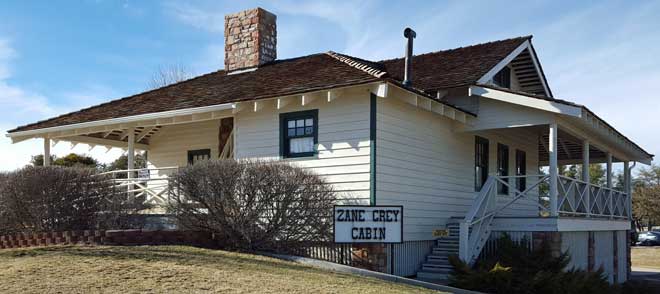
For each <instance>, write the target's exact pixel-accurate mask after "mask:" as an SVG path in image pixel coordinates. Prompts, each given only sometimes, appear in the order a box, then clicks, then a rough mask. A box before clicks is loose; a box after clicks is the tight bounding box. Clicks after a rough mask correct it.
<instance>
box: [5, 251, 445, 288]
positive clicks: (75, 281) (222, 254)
mask: <svg viewBox="0 0 660 294" xmlns="http://www.w3.org/2000/svg"><path fill="white" fill-rule="evenodd" d="M0 285H2V286H0V287H1V288H2V290H1V291H2V292H4V293H219V292H220V293H378V294H382V293H437V292H433V291H430V290H427V289H423V288H417V287H411V286H407V285H402V284H396V283H390V282H386V281H381V280H377V279H371V278H364V277H359V276H354V275H347V274H339V273H333V272H329V271H324V270H321V269H316V268H313V267H308V266H303V265H299V264H295V263H291V262H286V261H281V260H277V259H273V258H268V257H263V256H255V255H250V254H242V253H234V252H226V251H219V250H206V249H199V248H192V247H186V246H141V247H117V246H101V247H77V246H55V247H45V248H35V249H12V250H2V251H0Z"/></svg>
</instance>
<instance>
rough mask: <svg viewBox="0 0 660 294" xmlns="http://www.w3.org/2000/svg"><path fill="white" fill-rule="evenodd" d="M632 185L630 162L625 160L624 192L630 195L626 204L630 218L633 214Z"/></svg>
mask: <svg viewBox="0 0 660 294" xmlns="http://www.w3.org/2000/svg"><path fill="white" fill-rule="evenodd" d="M630 186H631V181H630V162H628V161H624V162H623V192H624V193H626V195H628V197H627V200H626V205H628V207H627V209H626V213H627V214H628V218H630V217H631V216H632V211H631V209H632V193H630V190H631V189H630Z"/></svg>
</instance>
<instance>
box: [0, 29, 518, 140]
mask: <svg viewBox="0 0 660 294" xmlns="http://www.w3.org/2000/svg"><path fill="white" fill-rule="evenodd" d="M530 38H531V37H520V38H514V39H508V40H502V41H496V42H490V43H485V44H479V45H474V46H469V47H463V48H457V49H452V50H446V51H439V52H434V53H427V54H422V55H417V56H415V57H414V66H413V67H414V72H413V86H414V89H411V90H419V91H429V90H437V89H441V88H452V87H457V86H464V85H471V84H474V83H475V82H476V81H477V80H478V79H479V78H480V77H481V76H483V75H484V74H485V73H486V72H488V71H489V70H490V69H491V68H492V67H493V66H495V65H496V64H497V63H498V62H500V61H501V60H502V59H503V58H505V57H506V56H507V55H508V54H509V53H511V51H513V50H514V49H515V48H516V47H518V46H519V45H520V44H522V43H523V42H524V41H526V40H529V39H530ZM383 79H385V80H389V81H393V82H395V83H397V84H400V81H402V80H403V59H401V58H400V59H392V60H384V61H380V62H372V61H368V60H364V59H360V58H355V57H351V56H348V55H343V54H338V53H334V52H328V53H326V54H314V55H309V56H304V57H299V58H293V59H286V60H279V61H274V62H271V63H268V64H265V65H263V66H261V67H259V68H257V69H256V70H254V71H250V72H244V73H240V74H229V75H228V74H227V73H226V72H225V71H223V70H220V71H217V72H213V73H209V74H205V75H202V76H199V77H196V78H193V79H190V80H187V81H183V82H180V83H177V84H174V85H170V86H167V87H163V88H159V89H156V90H152V91H148V92H144V93H141V94H137V95H133V96H129V97H126V98H122V99H119V100H114V101H110V102H107V103H104V104H101V105H97V106H93V107H90V108H86V109H82V110H79V111H76V112H72V113H69V114H65V115H62V116H59V117H55V118H51V119H48V120H44V121H40V122H37V123H33V124H29V125H26V126H22V127H18V128H16V129H14V130H10V131H9V132H10V133H12V132H18V131H28V130H35V129H42V128H48V127H55V126H62V125H70V124H77V123H84V122H90V121H97V120H104V119H111V118H117V117H127V116H134V115H140V114H147V113H155V112H163V111H169V110H179V109H186V108H193V107H203V106H211V105H218V104H224V103H230V102H237V101H245V100H253V99H264V98H272V97H279V96H286V95H293V94H298V93H303V92H308V91H314V90H324V89H331V88H335V87H341V86H350V85H358V84H364V83H369V82H374V81H378V80H383Z"/></svg>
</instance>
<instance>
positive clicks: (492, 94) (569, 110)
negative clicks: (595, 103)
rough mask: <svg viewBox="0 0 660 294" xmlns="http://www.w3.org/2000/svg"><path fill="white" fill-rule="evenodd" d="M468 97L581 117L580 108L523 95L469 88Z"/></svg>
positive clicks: (489, 89)
mask: <svg viewBox="0 0 660 294" xmlns="http://www.w3.org/2000/svg"><path fill="white" fill-rule="evenodd" d="M468 95H469V96H472V95H477V96H481V97H484V98H489V99H494V100H498V101H503V102H508V103H512V104H518V105H522V106H527V107H531V108H535V109H540V110H545V111H549V112H552V113H557V114H564V115H569V116H574V117H582V107H577V106H571V105H566V104H562V103H559V102H554V101H548V100H543V99H538V98H532V97H527V96H524V95H519V94H514V93H509V92H505V91H500V90H495V89H491V88H486V87H480V86H470V89H469V93H468Z"/></svg>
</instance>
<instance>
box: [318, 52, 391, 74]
mask: <svg viewBox="0 0 660 294" xmlns="http://www.w3.org/2000/svg"><path fill="white" fill-rule="evenodd" d="M326 54H327V55H328V56H330V57H332V58H334V59H337V60H339V61H341V62H343V63H345V64H347V65H349V66H351V67H354V68H356V69H359V70H361V71H363V72H366V73H368V74H370V75H372V76H374V77H377V78H382V77H384V76H385V75H387V71H384V70H382V69H379V68H375V67H374V66H372V65H369V64H367V62H368V63H375V62H372V61H368V60H364V59H361V58H357V57H353V56H349V55H346V54H341V53H337V52H334V51H328V52H326Z"/></svg>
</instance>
